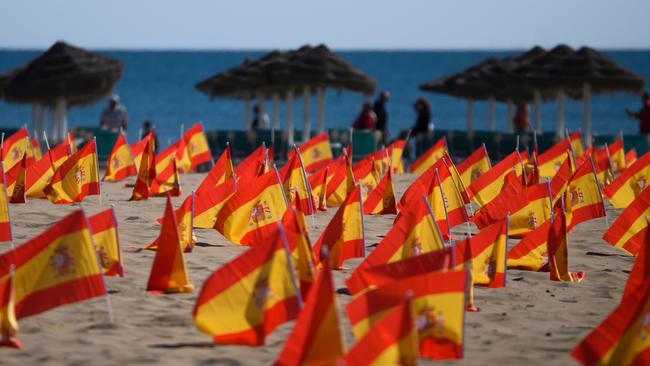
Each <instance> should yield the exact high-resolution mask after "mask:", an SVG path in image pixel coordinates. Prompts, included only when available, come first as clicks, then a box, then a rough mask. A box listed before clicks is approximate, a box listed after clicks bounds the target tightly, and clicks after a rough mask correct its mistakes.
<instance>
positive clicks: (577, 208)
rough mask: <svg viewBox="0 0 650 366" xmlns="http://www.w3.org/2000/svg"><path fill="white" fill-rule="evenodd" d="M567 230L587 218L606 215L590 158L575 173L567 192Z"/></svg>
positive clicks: (565, 200)
mask: <svg viewBox="0 0 650 366" xmlns="http://www.w3.org/2000/svg"><path fill="white" fill-rule="evenodd" d="M564 202H565V211H566V216H567V230H568V231H571V230H572V229H573V228H574V227H575V226H576V225H578V224H579V223H581V222H585V221H587V220H592V219H595V218H598V217H605V215H606V213H605V204H604V202H603V195H602V194H601V192H600V183H599V182H598V176H597V175H596V170H595V168H594V165H593V163H592V161H591V160H588V161H587V162H585V163H584V164H582V166H580V167H579V168H578V170H577V171H576V172H575V173H574V174H573V177H571V180H570V181H569V182H568V184H567V187H566V193H565V199H564Z"/></svg>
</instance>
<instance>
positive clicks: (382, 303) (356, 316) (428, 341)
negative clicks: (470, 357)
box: [345, 270, 468, 360]
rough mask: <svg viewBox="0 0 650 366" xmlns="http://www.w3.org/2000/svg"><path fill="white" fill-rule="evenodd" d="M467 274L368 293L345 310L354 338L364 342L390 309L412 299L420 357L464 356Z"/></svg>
mask: <svg viewBox="0 0 650 366" xmlns="http://www.w3.org/2000/svg"><path fill="white" fill-rule="evenodd" d="M467 279H468V274H467V272H466V271H464V270H461V271H450V272H438V273H428V274H424V275H419V276H413V277H407V278H403V279H401V280H400V281H395V282H393V283H389V284H387V285H385V286H382V287H379V288H377V289H374V290H371V291H368V292H366V293H364V294H363V295H361V296H359V297H357V298H355V299H353V300H352V301H350V302H349V303H348V305H347V306H346V307H345V311H346V312H347V314H348V318H349V319H350V325H351V326H352V332H353V333H354V336H355V338H357V339H361V338H362V337H364V336H365V335H366V334H369V331H370V330H371V329H372V327H373V326H374V325H375V324H376V323H377V322H378V321H379V320H380V319H383V318H384V317H385V316H386V314H389V311H390V310H391V309H394V308H395V307H396V306H398V305H399V304H401V303H403V302H404V299H405V297H406V294H407V293H408V292H409V291H410V292H411V293H412V296H413V300H412V301H413V310H414V313H415V318H416V324H417V326H418V327H417V328H418V329H417V330H418V338H419V342H420V355H421V356H423V357H426V358H429V359H436V360H444V359H456V358H462V356H463V333H464V324H465V301H466V291H467V285H468V280H467Z"/></svg>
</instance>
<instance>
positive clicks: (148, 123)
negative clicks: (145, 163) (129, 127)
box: [140, 121, 158, 154]
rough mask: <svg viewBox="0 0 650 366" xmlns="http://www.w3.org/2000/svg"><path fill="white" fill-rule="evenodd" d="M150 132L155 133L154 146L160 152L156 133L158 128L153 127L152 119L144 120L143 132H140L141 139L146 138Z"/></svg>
mask: <svg viewBox="0 0 650 366" xmlns="http://www.w3.org/2000/svg"><path fill="white" fill-rule="evenodd" d="M149 132H151V134H152V135H153V136H152V138H153V146H154V151H155V153H156V154H157V153H158V135H156V130H155V129H154V127H153V123H151V121H144V122H143V123H142V133H140V140H142V139H144V138H145V137H146V136H147V135H148V134H149Z"/></svg>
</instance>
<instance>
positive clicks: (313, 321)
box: [275, 261, 345, 366]
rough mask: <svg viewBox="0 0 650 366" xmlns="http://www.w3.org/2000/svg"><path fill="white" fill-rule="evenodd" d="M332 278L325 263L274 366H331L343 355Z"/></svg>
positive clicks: (330, 271)
mask: <svg viewBox="0 0 650 366" xmlns="http://www.w3.org/2000/svg"><path fill="white" fill-rule="evenodd" d="M334 291H335V288H334V279H333V278H332V270H331V269H330V267H329V265H328V264H327V261H325V264H324V265H323V268H322V269H321V270H320V272H319V273H318V277H317V278H316V281H315V282H314V284H313V285H312V289H311V290H310V291H309V295H308V296H307V299H306V301H305V304H304V307H303V308H302V310H301V311H300V314H298V319H297V320H296V323H295V325H294V326H293V330H292V331H291V334H289V337H287V341H286V342H285V344H284V348H283V349H282V351H281V352H280V355H279V356H278V359H277V360H276V361H275V365H276V366H292V365H334V364H336V362H337V360H339V358H340V357H341V356H343V354H344V353H345V351H344V348H343V336H342V335H341V326H340V324H339V317H338V312H337V308H338V306H337V304H336V296H335V292H334Z"/></svg>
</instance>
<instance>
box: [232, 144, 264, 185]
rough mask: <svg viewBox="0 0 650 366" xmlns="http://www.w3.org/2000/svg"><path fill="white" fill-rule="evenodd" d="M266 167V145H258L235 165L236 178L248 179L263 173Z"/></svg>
mask: <svg viewBox="0 0 650 366" xmlns="http://www.w3.org/2000/svg"><path fill="white" fill-rule="evenodd" d="M265 169H266V146H265V145H264V144H262V145H260V146H259V147H258V148H257V149H255V151H253V152H252V153H250V154H249V155H248V156H247V157H246V158H244V160H242V161H241V162H239V164H237V166H236V167H235V176H237V179H249V178H254V177H257V176H260V175H262V174H264V171H265Z"/></svg>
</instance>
